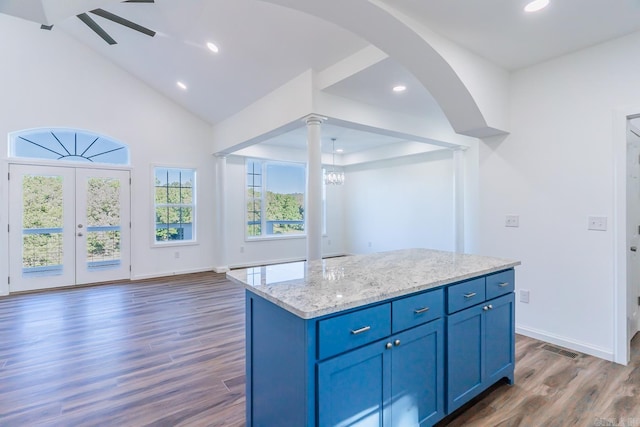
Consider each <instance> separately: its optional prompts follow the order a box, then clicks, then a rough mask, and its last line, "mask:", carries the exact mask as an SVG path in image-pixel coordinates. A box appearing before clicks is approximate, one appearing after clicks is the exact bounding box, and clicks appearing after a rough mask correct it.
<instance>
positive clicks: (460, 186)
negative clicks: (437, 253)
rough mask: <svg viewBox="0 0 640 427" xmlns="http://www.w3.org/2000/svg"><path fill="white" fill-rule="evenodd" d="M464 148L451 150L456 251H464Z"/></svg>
mask: <svg viewBox="0 0 640 427" xmlns="http://www.w3.org/2000/svg"><path fill="white" fill-rule="evenodd" d="M464 150H465V149H464V148H462V147H460V148H457V149H454V151H453V217H454V242H455V244H454V246H455V251H456V252H458V253H463V252H464V169H465V167H464V160H465V159H464V157H465V156H464Z"/></svg>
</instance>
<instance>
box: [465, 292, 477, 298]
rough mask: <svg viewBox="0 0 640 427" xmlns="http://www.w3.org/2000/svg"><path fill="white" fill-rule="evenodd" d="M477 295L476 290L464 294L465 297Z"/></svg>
mask: <svg viewBox="0 0 640 427" xmlns="http://www.w3.org/2000/svg"><path fill="white" fill-rule="evenodd" d="M475 296H476V293H475V292H469V293H468V294H464V297H465V298H473V297H475Z"/></svg>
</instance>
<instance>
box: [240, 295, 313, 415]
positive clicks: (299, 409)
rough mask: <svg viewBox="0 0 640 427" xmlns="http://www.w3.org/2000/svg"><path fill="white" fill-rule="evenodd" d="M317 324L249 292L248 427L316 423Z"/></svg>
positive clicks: (247, 343)
mask: <svg viewBox="0 0 640 427" xmlns="http://www.w3.org/2000/svg"><path fill="white" fill-rule="evenodd" d="M313 325H314V322H310V321H305V320H303V319H301V318H300V317H298V316H296V315H294V314H292V313H290V312H288V311H286V310H283V309H282V308H280V307H278V306H277V305H275V304H273V303H271V302H269V301H267V300H265V299H264V298H262V297H260V296H257V295H255V294H253V293H252V292H250V291H246V345H247V349H246V352H247V359H246V363H247V389H246V392H247V403H248V404H247V426H255V427H271V426H286V425H291V426H308V425H313V424H314V422H315V403H314V402H315V384H314V383H313V379H314V378H315V372H314V369H315V363H314V360H313V355H314V351H315V341H314V340H313V339H310V337H314V336H315V330H314V329H313V328H314V326H313ZM310 329H311V330H310Z"/></svg>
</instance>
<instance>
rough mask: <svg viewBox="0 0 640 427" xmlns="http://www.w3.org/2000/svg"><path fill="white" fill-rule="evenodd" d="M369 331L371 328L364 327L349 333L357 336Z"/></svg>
mask: <svg viewBox="0 0 640 427" xmlns="http://www.w3.org/2000/svg"><path fill="white" fill-rule="evenodd" d="M369 329H371V326H365V327H364V328H360V329H356V330H355V331H354V330H352V331H351V333H352V334H353V335H358V334H361V333H363V332H367V331H368V330H369Z"/></svg>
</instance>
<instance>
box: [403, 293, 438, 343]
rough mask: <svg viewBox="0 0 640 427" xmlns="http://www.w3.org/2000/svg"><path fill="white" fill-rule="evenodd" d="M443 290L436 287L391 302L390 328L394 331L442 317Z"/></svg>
mask: <svg viewBox="0 0 640 427" xmlns="http://www.w3.org/2000/svg"><path fill="white" fill-rule="evenodd" d="M443 311H444V291H443V290H442V289H436V290H433V291H428V292H423V293H421V294H418V295H414V296H411V297H407V298H402V299H399V300H397V301H393V302H392V303H391V329H392V330H393V332H394V333H396V332H398V331H403V330H405V329H409V328H412V327H414V326H417V325H421V324H423V323H427V322H429V321H431V320H434V319H437V318H439V317H442V312H443Z"/></svg>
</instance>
